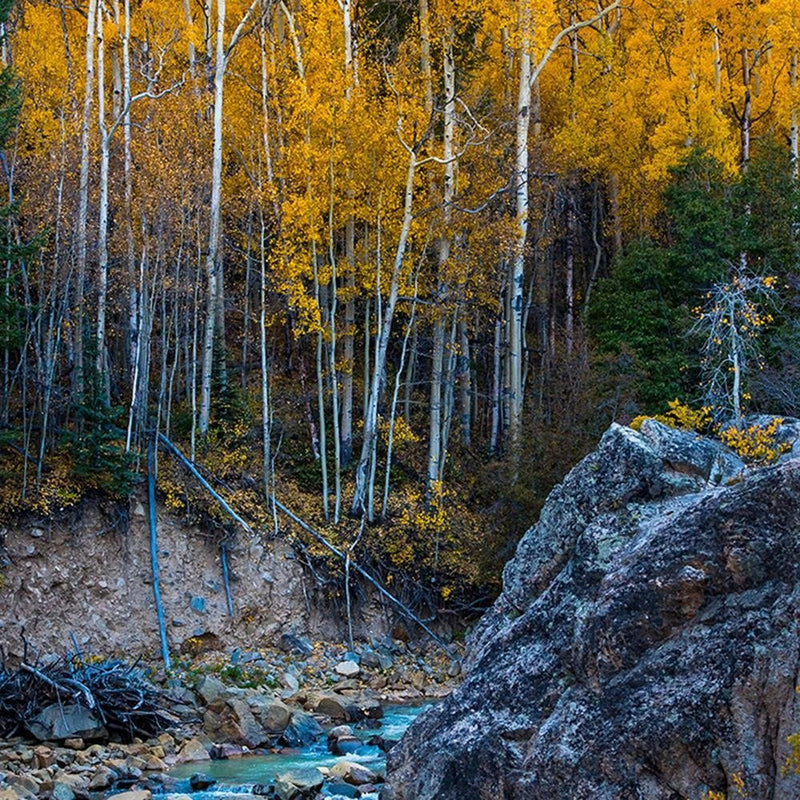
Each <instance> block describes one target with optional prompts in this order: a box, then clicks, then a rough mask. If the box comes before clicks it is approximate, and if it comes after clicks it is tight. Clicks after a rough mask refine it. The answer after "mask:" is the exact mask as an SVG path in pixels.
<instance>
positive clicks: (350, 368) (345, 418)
mask: <svg viewBox="0 0 800 800" xmlns="http://www.w3.org/2000/svg"><path fill="white" fill-rule="evenodd" d="M341 7H342V21H343V24H344V64H345V101H346V103H347V113H348V118H349V119H350V120H352V112H353V89H354V88H355V87H356V86H357V85H358V69H357V66H356V59H355V44H354V40H353V39H354V37H353V22H352V8H351V0H342V1H341ZM352 127H353V126H352V124H348V126H347V131H348V133H347V134H346V135H347V136H348V139H347V145H348V146H347V149H348V156H350V155H351V154H352V148H353V140H352V133H350V132H351V131H352ZM347 197H348V200H349V202H350V205H351V207H352V204H353V200H354V197H355V193H354V190H353V166H352V163H348V166H347ZM355 228H356V225H355V216H354V214H353V212H352V211H350V213H349V214H348V217H347V222H346V223H345V259H346V261H347V278H346V280H347V297H346V298H345V308H344V334H343V337H342V355H343V357H344V368H343V370H342V376H341V382H342V415H341V426H340V427H341V429H340V442H341V462H342V465H344V466H347V465H348V464H349V463H350V461H351V459H352V457H353V374H354V371H355V364H354V360H353V353H354V337H355V325H356V307H355V293H356V275H355V270H356V252H355V248H356V242H355V239H356V237H355ZM367 335H369V334H367ZM336 516H337V517H338V515H336Z"/></svg>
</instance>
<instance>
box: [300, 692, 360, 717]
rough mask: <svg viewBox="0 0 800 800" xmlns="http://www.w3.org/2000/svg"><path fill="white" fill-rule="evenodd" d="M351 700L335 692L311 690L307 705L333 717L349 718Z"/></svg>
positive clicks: (317, 711)
mask: <svg viewBox="0 0 800 800" xmlns="http://www.w3.org/2000/svg"><path fill="white" fill-rule="evenodd" d="M348 704H349V701H348V700H347V699H346V698H344V697H342V696H341V695H338V694H336V693H335V692H309V693H308V698H307V701H306V707H307V708H310V709H311V710H312V711H314V712H316V713H317V714H322V715H323V716H325V717H330V718H331V719H342V720H348V719H350V717H348V714H347V710H346V709H347V706H348Z"/></svg>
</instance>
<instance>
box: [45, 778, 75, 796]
mask: <svg viewBox="0 0 800 800" xmlns="http://www.w3.org/2000/svg"><path fill="white" fill-rule="evenodd" d="M50 797H51V798H52V800H75V791H74V789H73V788H72V786H70V784H69V783H66V782H65V781H55V782H54V783H53V788H52V789H51V790H50Z"/></svg>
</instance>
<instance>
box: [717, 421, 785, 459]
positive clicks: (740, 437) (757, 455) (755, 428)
mask: <svg viewBox="0 0 800 800" xmlns="http://www.w3.org/2000/svg"><path fill="white" fill-rule="evenodd" d="M782 423H783V419H782V418H781V417H774V418H773V419H772V420H771V421H770V422H769V423H768V424H767V425H766V426H763V427H762V426H761V425H750V426H748V427H746V428H737V427H736V426H735V425H731V426H730V427H729V428H726V429H725V430H721V431H720V432H719V438H720V439H722V441H723V443H724V444H726V445H727V446H728V447H730V448H731V450H733V451H734V452H735V453H736V454H737V455H739V456H741V457H742V458H743V459H744V460H745V461H747V462H748V463H750V464H759V465H763V464H772V463H773V462H774V461H777V460H778V458H779V457H780V456H781V455H782V454H783V453H786V452H788V451H789V450H791V445H789V444H787V443H786V442H778V441H777V439H776V436H777V433H778V428H779V427H780V426H781V424H782Z"/></svg>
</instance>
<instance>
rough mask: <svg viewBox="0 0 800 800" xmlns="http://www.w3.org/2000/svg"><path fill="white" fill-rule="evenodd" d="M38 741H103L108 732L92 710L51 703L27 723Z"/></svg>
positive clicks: (72, 704) (75, 705)
mask: <svg viewBox="0 0 800 800" xmlns="http://www.w3.org/2000/svg"><path fill="white" fill-rule="evenodd" d="M27 728H28V730H29V731H30V733H31V734H32V735H33V736H34V737H35V738H36V739H38V740H39V741H42V742H45V741H58V740H63V739H77V738H80V739H104V738H106V737H107V736H108V731H107V730H106V728H105V725H104V724H103V721H102V719H100V717H99V715H98V714H97V713H95V711H94V710H93V709H90V708H86V706H82V705H78V704H77V703H53V704H52V705H49V706H46V707H45V708H43V709H42V710H41V711H40V712H39V713H38V714H37V715H36V716H35V717H34V718H33V719H32V720H30V721H29V722H28V723H27Z"/></svg>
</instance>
